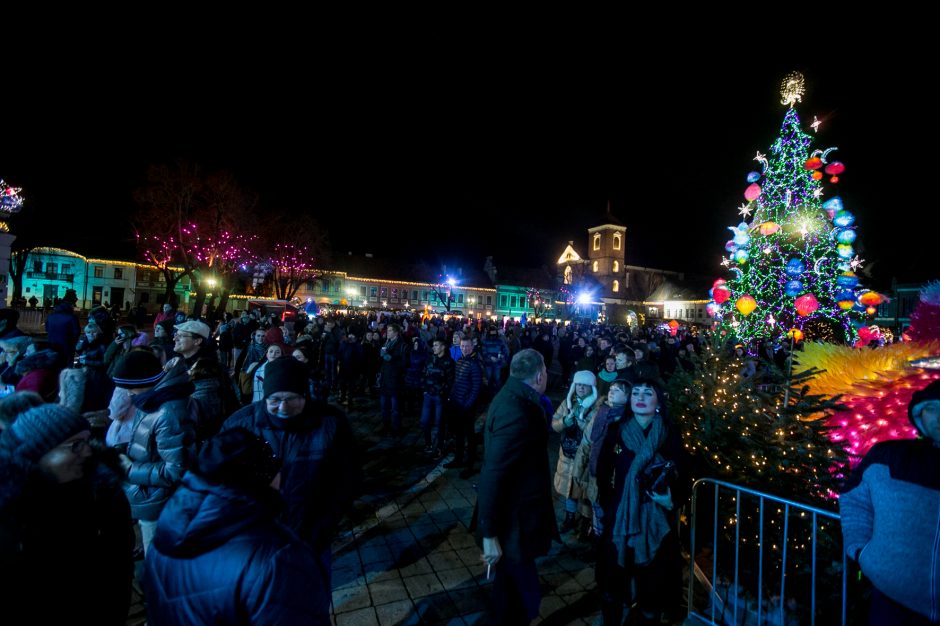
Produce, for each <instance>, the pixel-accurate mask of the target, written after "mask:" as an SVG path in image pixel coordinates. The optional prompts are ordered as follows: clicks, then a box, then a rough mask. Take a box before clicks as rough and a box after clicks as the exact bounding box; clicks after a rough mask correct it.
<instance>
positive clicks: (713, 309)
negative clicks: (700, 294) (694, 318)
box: [705, 302, 721, 317]
mask: <svg viewBox="0 0 940 626" xmlns="http://www.w3.org/2000/svg"><path fill="white" fill-rule="evenodd" d="M705 312H706V313H708V317H718V316H719V315H721V305H720V304H718V303H717V302H709V303H708V304H706V305H705Z"/></svg>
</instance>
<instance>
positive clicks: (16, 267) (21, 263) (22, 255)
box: [10, 248, 32, 302]
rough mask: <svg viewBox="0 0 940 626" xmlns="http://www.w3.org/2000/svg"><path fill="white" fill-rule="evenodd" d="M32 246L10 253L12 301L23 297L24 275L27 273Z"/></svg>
mask: <svg viewBox="0 0 940 626" xmlns="http://www.w3.org/2000/svg"><path fill="white" fill-rule="evenodd" d="M31 251H32V248H25V249H23V250H16V251H15V252H13V253H12V254H11V255H10V282H12V283H13V293H12V294H11V297H12V300H11V302H15V301H16V300H19V299H20V298H22V297H23V276H24V275H25V274H26V260H27V259H28V258H29V253H30V252H31Z"/></svg>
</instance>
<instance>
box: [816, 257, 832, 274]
mask: <svg viewBox="0 0 940 626" xmlns="http://www.w3.org/2000/svg"><path fill="white" fill-rule="evenodd" d="M828 260H829V259H827V258H826V257H822V258H820V259H817V260H816V262H815V263H813V271H814V272H816V273H817V274H818V273H819V264H820V263H822V262H823V261H828Z"/></svg>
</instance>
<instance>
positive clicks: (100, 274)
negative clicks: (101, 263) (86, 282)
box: [95, 266, 104, 278]
mask: <svg viewBox="0 0 940 626" xmlns="http://www.w3.org/2000/svg"><path fill="white" fill-rule="evenodd" d="M95 278H104V268H103V267H97V266H96V267H95Z"/></svg>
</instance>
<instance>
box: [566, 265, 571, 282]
mask: <svg viewBox="0 0 940 626" xmlns="http://www.w3.org/2000/svg"><path fill="white" fill-rule="evenodd" d="M571 282H572V280H571V266H570V265H568V266H567V267H565V284H566V285H570V284H571Z"/></svg>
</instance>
